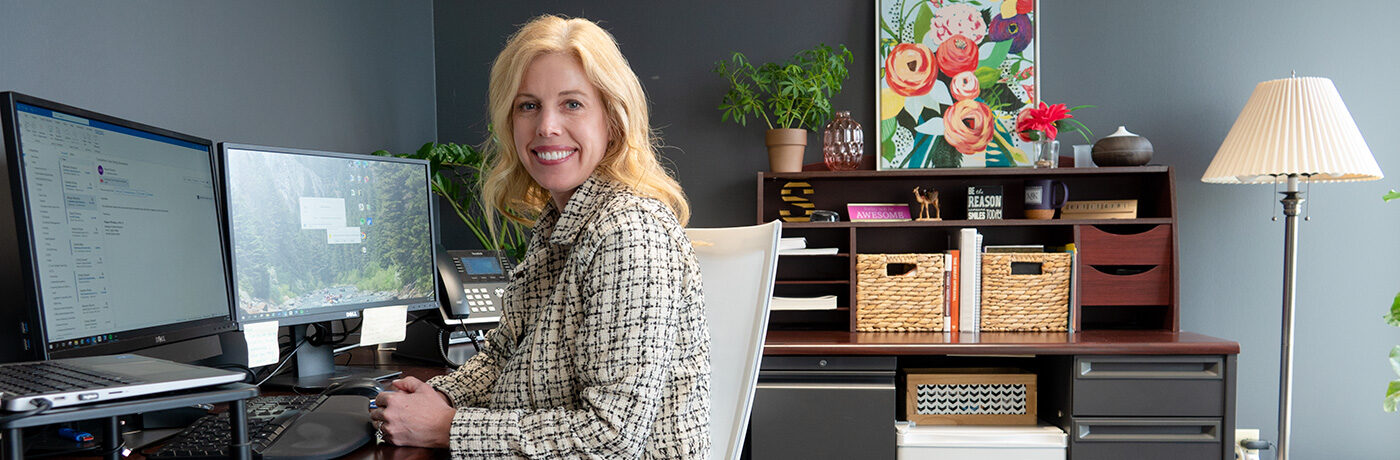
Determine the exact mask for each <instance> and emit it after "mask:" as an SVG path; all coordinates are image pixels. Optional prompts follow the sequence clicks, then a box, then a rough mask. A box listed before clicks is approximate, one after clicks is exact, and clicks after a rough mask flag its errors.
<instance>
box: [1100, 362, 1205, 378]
mask: <svg viewBox="0 0 1400 460" xmlns="http://www.w3.org/2000/svg"><path fill="white" fill-rule="evenodd" d="M1223 364H1224V363H1222V362H1221V360H1220V359H1219V358H1213V359H1205V360H1174V361H1127V360H1121V361H1120V360H1096V359H1084V360H1080V361H1079V378H1081V379H1210V380H1219V379H1220V378H1221V372H1220V369H1221V367H1222V366H1223Z"/></svg>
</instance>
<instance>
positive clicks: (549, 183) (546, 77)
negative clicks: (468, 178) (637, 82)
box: [511, 53, 608, 211]
mask: <svg viewBox="0 0 1400 460" xmlns="http://www.w3.org/2000/svg"><path fill="white" fill-rule="evenodd" d="M511 123H512V124H513V125H514V133H513V135H514V137H515V150H516V154H517V155H519V156H520V163H521V164H523V165H525V170H526V171H528V172H529V173H530V177H532V178H534V179H535V182H536V183H538V184H540V186H541V187H544V189H545V190H549V193H550V197H551V199H553V200H554V205H555V206H556V207H558V208H559V210H560V211H563V209H564V205H565V204H567V203H568V202H569V197H570V196H573V194H574V190H575V189H577V188H578V186H579V185H582V184H583V182H584V181H586V180H588V176H590V175H592V174H593V169H594V168H596V167H597V166H598V162H600V161H602V159H603V153H604V152H605V151H606V150H607V147H608V120H607V111H606V110H604V108H603V100H602V96H601V95H600V94H599V93H598V89H597V88H594V87H593V84H592V83H590V82H589V81H588V77H587V75H586V74H585V73H584V70H583V65H582V64H580V63H579V61H578V59H576V58H574V57H573V56H572V55H569V54H564V53H550V54H544V55H540V56H539V57H536V58H535V59H534V60H533V61H531V62H530V65H529V66H528V67H526V68H525V75H524V76H523V77H522V78H521V81H520V89H518V90H517V91H516V93H515V101H514V106H513V108H512V109H511Z"/></svg>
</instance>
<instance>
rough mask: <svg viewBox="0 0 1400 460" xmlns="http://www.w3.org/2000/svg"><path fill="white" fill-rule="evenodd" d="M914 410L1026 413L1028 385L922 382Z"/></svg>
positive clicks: (962, 413)
mask: <svg viewBox="0 0 1400 460" xmlns="http://www.w3.org/2000/svg"><path fill="white" fill-rule="evenodd" d="M915 411H916V412H917V413H918V414H920V415H1005V414H1010V415H1016V414H1025V413H1026V385H1025V384H1020V383H1006V384H978V385H966V384H964V385H950V384H921V385H919V386H918V404H917V405H916V406H915Z"/></svg>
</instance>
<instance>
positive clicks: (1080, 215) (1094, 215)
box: [1060, 200, 1137, 219]
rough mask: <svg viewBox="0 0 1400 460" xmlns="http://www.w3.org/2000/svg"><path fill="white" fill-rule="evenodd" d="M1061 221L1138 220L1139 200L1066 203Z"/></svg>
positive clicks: (1061, 214)
mask: <svg viewBox="0 0 1400 460" xmlns="http://www.w3.org/2000/svg"><path fill="white" fill-rule="evenodd" d="M1060 218H1061V219H1136V218H1137V200H1094V201H1066V202H1065V206H1064V207H1062V208H1060Z"/></svg>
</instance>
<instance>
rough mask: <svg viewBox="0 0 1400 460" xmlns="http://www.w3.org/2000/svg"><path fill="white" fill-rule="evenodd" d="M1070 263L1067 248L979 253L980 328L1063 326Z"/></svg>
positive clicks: (1066, 317) (1045, 329) (1058, 328)
mask: <svg viewBox="0 0 1400 460" xmlns="http://www.w3.org/2000/svg"><path fill="white" fill-rule="evenodd" d="M1072 263H1073V258H1072V257H1071V256H1070V254H1069V253H1067V252H1025V253H1022V252H1011V253H987V254H982V318H981V319H982V328H981V329H982V330H983V331H1043V332H1052V331H1064V330H1066V329H1067V328H1068V326H1069V287H1070V286H1069V283H1070V280H1069V274H1070V270H1071V268H1072V267H1071V264H1072ZM1022 272H1029V273H1022Z"/></svg>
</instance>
